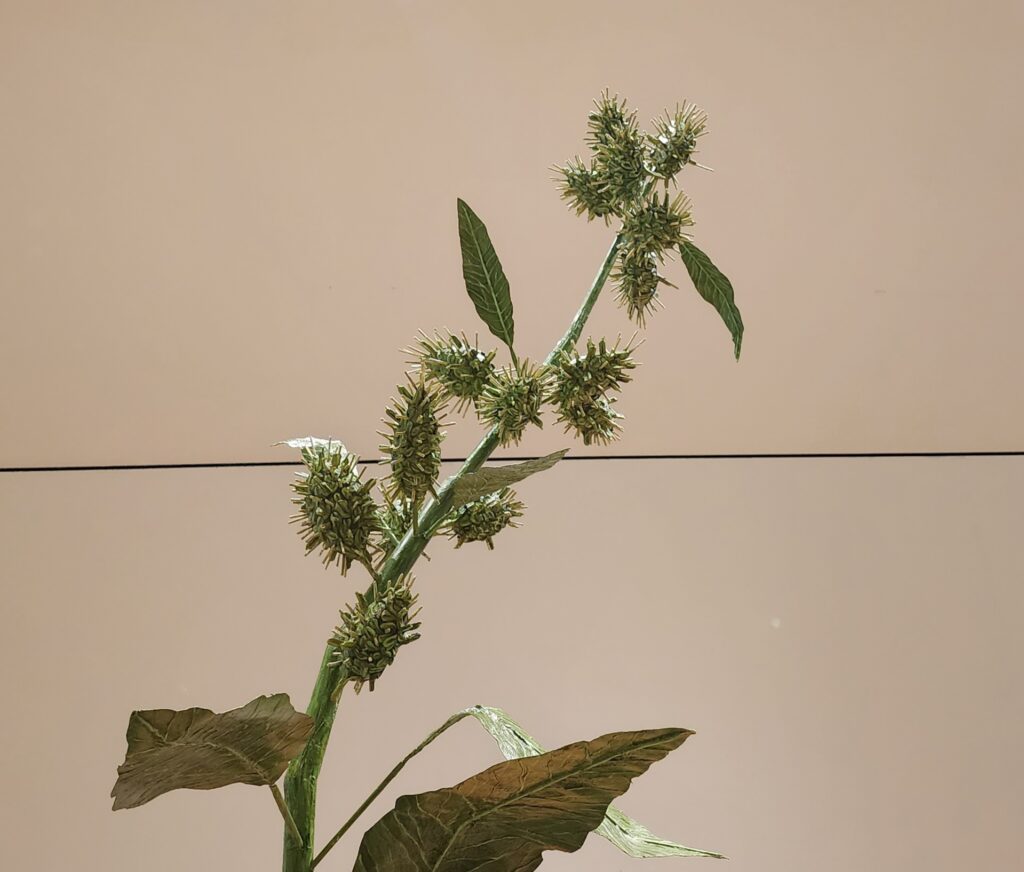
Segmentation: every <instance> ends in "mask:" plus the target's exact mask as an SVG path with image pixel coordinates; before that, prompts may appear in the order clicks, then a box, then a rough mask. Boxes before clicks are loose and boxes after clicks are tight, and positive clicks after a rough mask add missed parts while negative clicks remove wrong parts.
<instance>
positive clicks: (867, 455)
mask: <svg viewBox="0 0 1024 872" xmlns="http://www.w3.org/2000/svg"><path fill="white" fill-rule="evenodd" d="M537 457H538V455H531V456H503V457H492V458H490V459H491V460H495V461H509V462H512V461H524V460H536V459H537ZM892 457H910V458H922V457H1024V451H821V452H793V453H774V454H773V453H763V454H580V455H575V456H574V455H569V456H568V457H564V458H562V462H563V463H564V462H565V461H567V460H581V461H582V460H588V461H598V460H871V459H877V458H892ZM465 459H466V458H465V457H445V458H442V461H441V462H442V463H462V462H463V461H465ZM359 462H360V463H365V464H374V463H383V462H384V461H382V460H380V459H378V458H365V459H362V458H361V459H360V461H359ZM301 465H302V461H301V460H231V461H220V462H218V461H211V462H207V463H117V464H109V465H95V466H8V467H2V468H0V473H2V472H125V471H135V470H145V469H246V468H252V467H274V466H301Z"/></svg>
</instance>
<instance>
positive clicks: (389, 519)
mask: <svg viewBox="0 0 1024 872" xmlns="http://www.w3.org/2000/svg"><path fill="white" fill-rule="evenodd" d="M415 511H416V507H415V506H414V505H413V504H412V502H411V501H410V500H409V499H408V498H406V497H397V498H396V499H388V498H385V500H384V505H382V506H381V507H380V508H379V509H378V510H377V518H378V520H379V521H380V527H381V531H382V532H383V535H382V536H381V550H383V552H384V554H385V555H387V554H390V553H391V552H392V551H393V550H394V549H395V546H396V545H397V544H398V543H399V542H401V541H402V537H403V536H404V535H405V534H406V532H408V530H409V528H410V527H411V526H412V519H413V514H414V513H415Z"/></svg>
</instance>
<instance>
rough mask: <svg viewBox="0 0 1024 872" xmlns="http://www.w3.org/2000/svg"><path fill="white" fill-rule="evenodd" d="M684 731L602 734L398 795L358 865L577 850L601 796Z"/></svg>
mask: <svg viewBox="0 0 1024 872" xmlns="http://www.w3.org/2000/svg"><path fill="white" fill-rule="evenodd" d="M689 735H691V733H690V731H689V730H680V729H672V728H670V729H663V730H643V731H639V732H627V733H609V734H608V735H606V736H601V737H600V738H597V739H594V740H593V741H591V742H576V743H574V744H572V745H566V746H565V747H564V748H559V749H558V750H556V751H550V752H548V753H547V754H541V755H539V756H536V757H526V758H522V759H518V760H508V761H506V762H504V763H499V764H497V765H496V766H492V767H491V768H490V769H486V770H484V771H483V772H481V773H480V774H478V775H474V776H472V777H471V778H468V779H466V780H465V781H463V782H462V783H461V784H457V785H456V786H455V787H450V788H446V789H443V790H435V791H432V792H430V793H421V794H418V795H415V796H402V797H399V799H398V801H397V802H396V804H395V808H394V809H393V810H392V811H390V812H388V813H387V814H386V815H384V817H383V818H381V819H380V820H379V821H378V822H377V823H376V824H374V825H373V826H372V827H371V828H370V829H369V830H368V831H367V832H366V834H365V835H364V836H363V841H362V843H361V844H360V846H359V855H358V857H357V859H356V865H355V872H475V870H484V869H486V870H487V872H530V870H533V869H536V868H537V867H538V866H539V865H540V863H541V860H542V859H543V857H542V854H543V852H544V851H575V850H577V849H578V848H579V847H580V846H581V845H582V844H583V842H584V840H585V839H586V837H587V834H588V833H589V832H590V831H591V830H593V829H595V828H596V827H598V826H599V825H600V824H601V822H602V821H603V820H604V815H605V811H606V809H607V808H608V803H609V802H610V801H611V800H612V799H614V798H615V797H616V796H619V795H620V794H622V793H624V792H625V791H626V790H627V789H628V788H629V784H630V781H631V780H632V779H633V778H635V777H636V776H638V775H642V774H643V773H644V772H646V771H647V768H648V767H649V766H650V765H651V764H652V763H655V762H657V761H658V760H661V759H662V758H663V757H664V756H665V755H666V754H668V753H669V752H670V751H672V750H674V749H675V748H678V747H679V746H680V745H681V744H682V743H683V741H685V739H686V738H687V736H689Z"/></svg>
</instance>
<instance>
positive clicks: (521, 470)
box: [452, 448, 569, 509]
mask: <svg viewBox="0 0 1024 872" xmlns="http://www.w3.org/2000/svg"><path fill="white" fill-rule="evenodd" d="M568 452H569V449H568V448H563V449H562V450H561V451H555V452H554V453H553V454H547V455H545V456H544V457H538V458H536V459H534V460H526V461H524V462H522V463H510V464H508V465H506V466H484V467H482V468H481V469H478V470H477V471H476V472H467V473H466V474H465V475H464V476H462V478H460V479H458V480H457V481H456V482H455V484H454V485H453V487H452V508H455V509H457V508H459V506H464V505H466V503H471V502H473V500H477V499H479V498H480V497H485V496H487V495H488V494H493V493H495V492H496V491H500V490H501V489H502V488H503V487H508V486H509V485H512V484H515V483H516V482H517V481H522V480H523V479H524V478H526V477H527V476H531V475H533V474H534V473H535V472H543V471H544V470H545V469H551V467H552V466H554V465H555V464H556V463H558V461H559V460H561V459H562V458H563V457H565V455H566V454H567V453H568Z"/></svg>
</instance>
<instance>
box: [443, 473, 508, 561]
mask: <svg viewBox="0 0 1024 872" xmlns="http://www.w3.org/2000/svg"><path fill="white" fill-rule="evenodd" d="M525 508H526V506H525V505H523V503H521V502H520V501H519V500H517V499H516V494H515V491H513V490H512V489H511V488H507V487H504V488H502V489H501V490H499V491H497V492H495V493H492V494H487V495H486V496H483V497H480V498H479V499H475V500H473V502H471V503H466V505H464V506H460V507H459V508H458V509H456V511H455V513H454V514H453V515H452V518H451V520H450V521H449V522H448V525H447V529H448V537H449V538H450V539H455V547H456V548H461V547H462V546H463V545H465V544H466V543H467V542H486V543H487V547H488V548H489V549H492V550H493V548H494V542H493V541H491V540H492V539H493V537H495V536H497V535H498V534H499V533H500V532H501V531H502V530H504V529H505V528H506V527H518V526H519V525H518V524H517V523H516V519H517V518H521V517H522V516H523V509H525Z"/></svg>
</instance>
